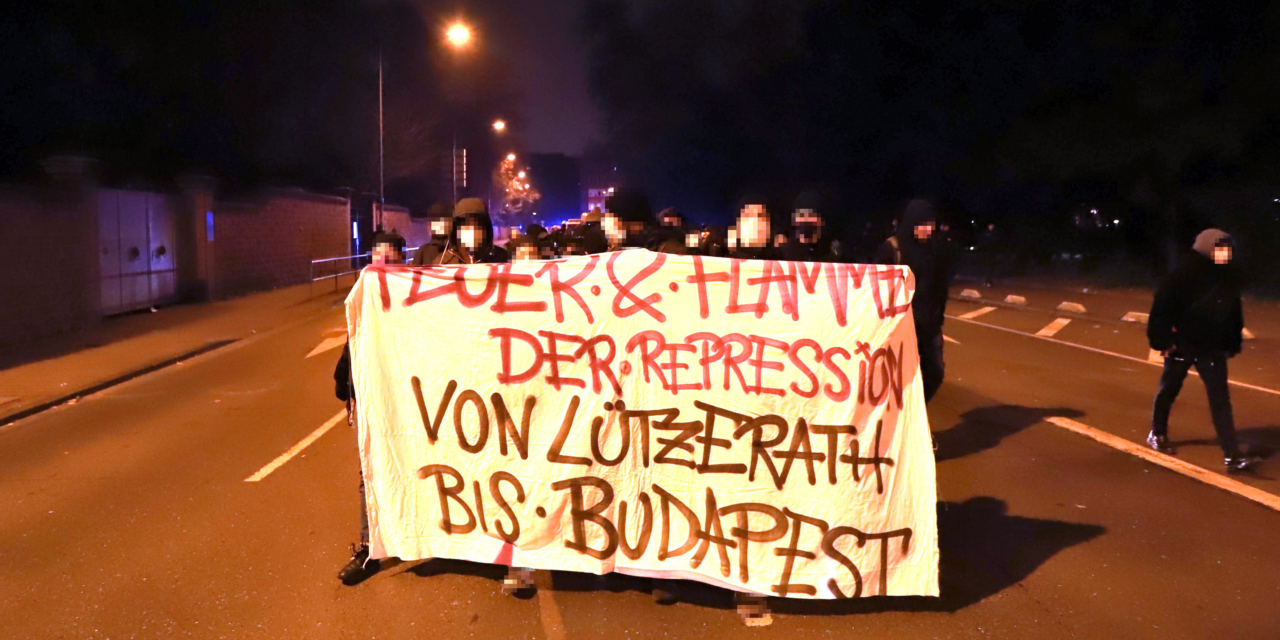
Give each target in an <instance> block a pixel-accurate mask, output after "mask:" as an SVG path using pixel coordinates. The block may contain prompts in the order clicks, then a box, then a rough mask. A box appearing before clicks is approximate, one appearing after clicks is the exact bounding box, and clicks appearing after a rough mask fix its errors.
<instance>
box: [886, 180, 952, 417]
mask: <svg viewBox="0 0 1280 640" xmlns="http://www.w3.org/2000/svg"><path fill="white" fill-rule="evenodd" d="M937 228H938V214H937V212H936V211H935V209H934V207H933V204H932V203H931V202H929V201H928V200H924V199H915V200H912V201H911V202H910V203H908V204H907V208H906V210H905V211H903V213H902V218H901V221H900V223H899V224H898V225H897V232H896V233H895V234H894V235H892V236H890V237H889V239H888V240H886V241H885V243H884V244H883V245H881V247H880V251H879V252H878V253H877V254H876V256H875V263H876V264H896V265H903V266H907V267H910V268H911V272H912V273H913V274H914V275H915V279H916V291H915V296H914V297H913V298H912V300H911V315H912V319H913V320H915V325H916V347H917V349H918V350H919V353H920V377H921V382H923V383H924V399H925V402H928V401H930V400H932V399H933V396H934V395H935V394H937V393H938V389H939V388H940V387H941V386H942V381H943V378H944V375H945V369H944V364H943V359H942V342H943V340H942V323H943V322H944V320H945V319H946V311H947V292H948V288H949V287H950V286H951V277H952V268H951V266H952V265H951V259H950V254H949V253H948V252H947V251H946V247H944V246H943V243H941V242H939V238H938V234H937Z"/></svg>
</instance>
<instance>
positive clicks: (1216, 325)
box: [1147, 253, 1244, 355]
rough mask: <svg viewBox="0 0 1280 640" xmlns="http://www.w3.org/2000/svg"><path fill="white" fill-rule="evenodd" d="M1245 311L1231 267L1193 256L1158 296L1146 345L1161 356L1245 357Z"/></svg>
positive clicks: (1185, 261)
mask: <svg viewBox="0 0 1280 640" xmlns="http://www.w3.org/2000/svg"><path fill="white" fill-rule="evenodd" d="M1243 329H1244V309H1243V306H1242V305H1241V303H1240V281H1239V278H1238V276H1237V274H1236V272H1235V269H1234V268H1232V267H1231V266H1220V265H1216V264H1214V263H1213V261H1212V260H1210V259H1209V258H1207V257H1205V256H1203V255H1201V254H1199V253H1192V254H1191V255H1189V256H1188V257H1187V258H1186V260H1184V261H1183V262H1182V264H1180V265H1179V266H1178V268H1177V269H1175V270H1174V272H1173V273H1172V274H1170V275H1169V277H1168V278H1167V279H1166V280H1165V281H1164V284H1162V285H1160V289H1159V290H1158V291H1156V298H1155V301H1154V302H1153V303H1152V305H1151V316H1150V317H1149V318H1148V319H1147V341H1148V342H1150V344H1151V348H1152V349H1155V350H1156V351H1164V350H1165V349H1169V348H1171V347H1177V348H1178V349H1180V350H1183V351H1187V352H1191V353H1203V352H1206V351H1216V352H1225V353H1228V354H1231V355H1235V354H1237V353H1240V348H1241V339H1242V338H1241V332H1242V330H1243Z"/></svg>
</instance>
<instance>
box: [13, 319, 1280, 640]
mask: <svg viewBox="0 0 1280 640" xmlns="http://www.w3.org/2000/svg"><path fill="white" fill-rule="evenodd" d="M978 308H980V305H974V304H967V303H964V304H960V303H958V304H954V305H953V306H952V313H953V314H955V315H960V314H965V313H968V312H970V311H973V310H976V309H978ZM1050 320H1052V318H1046V317H1044V316H1043V315H1041V314H1034V313H1032V312H1027V311H1017V310H1009V309H998V310H995V311H992V312H989V313H986V314H983V315H982V316H979V317H976V318H975V319H974V321H973V322H966V321H960V320H956V319H952V320H949V321H948V324H947V328H946V333H947V335H948V337H949V338H951V339H952V340H953V342H949V343H948V344H947V378H948V381H947V384H946V385H945V386H944V387H943V389H942V391H941V393H940V394H939V396H938V397H937V398H936V399H935V401H934V402H933V404H932V405H931V406H930V408H929V411H930V415H931V421H932V425H933V429H934V431H935V433H936V438H937V440H938V444H939V450H938V459H939V465H938V482H939V487H938V490H939V494H940V498H941V501H942V504H941V505H940V508H939V528H940V537H941V546H942V594H943V595H942V597H941V598H938V599H928V598H876V599H868V600H863V601H856V602H852V603H834V602H796V601H779V600H772V601H771V603H772V605H771V606H772V609H773V611H774V622H773V624H772V625H771V626H768V627H763V628H747V627H745V626H743V624H742V622H741V621H740V619H739V618H738V616H737V615H736V614H735V613H734V611H733V609H732V607H731V601H730V597H729V595H728V594H727V593H726V592H723V591H720V590H717V589H713V588H709V587H704V586H701V585H696V584H690V583H682V584H680V585H678V588H677V589H676V590H677V592H678V593H677V595H678V596H679V597H680V598H681V602H679V603H677V604H674V605H669V606H660V605H657V604H655V603H654V602H653V600H652V598H651V597H650V596H649V594H648V592H647V585H646V583H645V582H644V581H641V580H634V579H629V578H616V577H609V578H597V577H594V576H586V575H580V574H570V573H554V574H550V575H547V576H543V577H542V579H541V580H542V585H541V587H542V588H541V589H540V590H539V591H538V593H537V595H535V596H534V597H532V598H529V599H517V598H513V597H507V596H504V595H502V594H501V593H500V591H499V580H500V578H501V576H502V573H503V572H502V570H501V569H497V568H494V567H491V566H485V565H475V564H468V563H462V562H447V561H429V562H422V563H402V564H398V565H396V566H392V567H390V568H388V569H387V570H385V571H384V572H383V573H381V574H380V575H378V576H376V577H374V578H373V579H371V580H369V581H368V582H366V583H364V584H362V585H360V586H358V587H354V588H350V587H343V586H341V585H340V584H339V583H338V581H337V580H336V578H335V574H336V572H337V570H338V569H339V567H341V565H342V564H343V563H344V562H345V561H346V559H347V557H348V549H347V546H348V544H349V543H351V542H353V541H354V540H355V539H356V534H357V527H358V514H357V505H358V496H357V493H356V484H357V457H356V449H355V438H354V433H353V431H352V430H351V429H350V428H349V427H348V426H347V425H346V423H345V421H343V422H339V423H338V424H337V426H335V427H334V428H332V429H331V430H330V431H328V432H326V433H325V434H324V435H322V436H321V437H319V438H318V439H317V440H315V442H314V443H313V444H311V445H310V446H309V447H307V448H306V449H305V450H303V451H302V452H301V453H300V454H299V455H298V456H296V457H294V458H292V459H290V460H289V461H288V462H287V463H286V464H284V465H283V466H281V467H279V468H278V469H276V470H275V471H274V472H272V473H271V474H270V475H269V476H267V477H266V478H264V479H263V480H262V481H260V482H254V483H250V482H245V478H247V477H249V476H250V475H251V474H254V473H255V472H256V471H257V470H259V469H260V468H262V467H263V466H264V465H265V464H267V463H269V462H271V461H272V460H274V459H275V458H276V457H277V456H279V455H281V453H283V452H285V451H287V450H289V449H290V448H291V447H294V446H295V445H296V444H297V443H298V442H299V441H300V440H302V439H303V438H305V437H306V436H308V434H311V433H313V432H314V431H315V430H316V429H317V428H318V427H320V426H321V425H323V424H325V423H326V421H329V420H330V419H332V418H333V417H334V416H335V415H336V414H337V413H338V412H340V411H341V410H342V405H341V404H340V403H339V402H337V401H336V400H335V399H334V398H333V394H332V378H331V372H332V367H333V363H334V360H335V358H336V357H337V355H338V354H337V351H333V350H330V351H326V352H323V353H321V354H319V355H317V356H315V357H312V358H306V357H305V356H306V355H307V354H308V353H309V352H311V351H312V350H313V349H315V348H316V347H317V345H319V344H321V343H322V342H323V341H324V340H326V338H330V337H332V335H333V334H332V333H329V332H330V331H331V330H333V329H336V328H339V327H341V325H342V316H341V310H340V309H337V308H335V309H334V310H333V312H332V313H330V314H328V315H325V316H323V317H320V318H318V319H316V320H314V321H310V322H306V323H304V324H299V325H295V326H292V327H289V328H287V329H285V330H282V331H279V332H275V333H271V334H265V335H261V336H257V337H255V338H253V339H252V340H250V341H247V342H244V343H240V344H237V345H235V346H233V347H228V348H226V349H223V350H220V351H218V352H215V353H212V354H209V355H208V356H203V357H200V358H197V359H194V360H191V361H187V362H184V363H183V364H182V365H180V366H174V367H170V368H168V369H165V370H163V371H160V372H156V373H154V374H151V375H148V376H145V377H143V378H140V379H137V380H134V381H132V382H129V383H126V384H124V385H122V386H119V387H116V388H114V389H111V390H108V391H106V392H103V393H101V394H99V395H97V396H94V397H90V398H86V399H83V400H81V401H79V402H77V403H76V404H74V405H70V406H63V407H59V408H56V409H53V410H50V411H48V412H45V413H42V414H39V415H37V416H34V417H31V418H28V419H26V420H23V421H21V422H18V423H16V424H14V425H11V426H10V427H7V428H4V429H3V430H0V503H2V504H4V505H5V509H4V510H3V511H0V637H3V638H99V637H101V638H108V637H109V638H130V637H137V638H169V637H197V638H223V637H227V638H419V637H428V638H471V637H476V638H523V637H528V638H664V637H672V638H675V637H683V638H735V639H736V638H742V637H747V636H751V637H761V638H768V637H778V638H782V637H785V638H798V637H804V638H820V637H840V638H847V637H876V638H1037V639H1038V640H1039V639H1044V640H1047V639H1050V638H1072V637H1074V638H1104V637H1105V638H1116V637H1121V638H1161V639H1168V638H1211V637H1212V638H1223V637H1229V638H1259V639H1264V638H1277V637H1280V616H1277V614H1276V603H1277V602H1280V557H1278V556H1277V541H1280V512H1277V511H1275V510H1273V509H1271V508H1268V507H1266V506H1263V505H1260V504H1258V503H1257V502H1254V501H1250V500H1247V499H1245V498H1243V497H1241V496H1239V495H1236V494H1233V493H1232V492H1230V491H1227V490H1224V489H1222V488H1220V487H1216V486H1211V485H1209V484H1207V483H1205V482H1202V481H1200V480H1196V479H1193V478H1190V477H1186V476H1184V475H1180V474H1177V473H1174V472H1172V471H1169V470H1166V469H1165V468H1162V467H1160V466H1157V465H1154V464H1152V463H1151V462H1148V461H1146V460H1143V459H1141V458H1139V457H1136V456H1134V455H1132V454H1130V453H1125V452H1123V451H1120V450H1118V449H1116V448H1114V447H1111V446H1107V445H1104V444H1101V443H1099V442H1096V441H1095V440H1092V439H1089V438H1086V437H1083V436H1081V435H1078V434H1077V433H1073V432H1071V431H1068V430H1066V429H1063V428H1061V427H1060V426H1057V425H1055V424H1053V423H1051V422H1049V421H1047V420H1045V418H1047V417H1065V418H1069V419H1071V420H1074V421H1075V422H1078V423H1081V424H1084V425H1088V426H1089V427H1092V428H1094V429H1097V430H1099V431H1101V432H1105V433H1110V434H1113V435H1115V436H1119V437H1120V438H1124V439H1127V440H1130V441H1133V442H1138V441H1140V440H1141V438H1142V437H1143V436H1145V434H1146V431H1147V428H1148V425H1147V420H1148V411H1149V407H1150V401H1151V398H1152V393H1153V392H1154V389H1155V385H1156V381H1157V377H1158V375H1159V369H1158V367H1156V366H1153V365H1150V364H1147V363H1146V362H1145V356H1146V349H1145V346H1144V345H1143V343H1142V341H1141V333H1140V332H1141V328H1140V327H1132V328H1126V327H1115V326H1111V325H1108V324H1097V325H1096V326H1095V325H1094V324H1092V323H1086V322H1083V321H1073V322H1072V323H1069V324H1068V325H1067V326H1066V327H1064V328H1063V329H1061V330H1060V331H1059V332H1058V333H1057V334H1056V336H1055V337H1054V340H1057V341H1058V342H1053V341H1050V340H1045V339H1041V338H1035V337H1032V336H1031V335H1029V334H1034V333H1035V332H1036V331H1038V330H1040V329H1041V328H1042V326H1043V325H1044V324H1047V322H1048V321H1050ZM977 322H981V323H983V324H976V323H977ZM984 325H991V326H984ZM996 327H999V328H996ZM1072 345H1083V346H1087V347H1091V348H1093V349H1095V350H1086V349H1081V348H1078V347H1076V346H1072ZM1272 347H1273V345H1270V343H1259V345H1255V353H1254V354H1253V355H1250V354H1246V355H1245V356H1243V357H1242V358H1241V359H1240V361H1238V362H1240V363H1241V366H1239V367H1237V368H1238V369H1239V376H1240V379H1241V380H1245V381H1246V382H1247V383H1249V384H1253V385H1254V386H1256V387H1262V388H1263V390H1254V389H1250V388H1246V387H1233V388H1232V393H1233V398H1234V401H1235V408H1236V419H1237V422H1238V425H1239V428H1240V431H1241V434H1242V439H1243V440H1244V441H1245V442H1246V443H1248V444H1251V445H1252V446H1254V447H1255V448H1257V449H1258V450H1259V451H1261V452H1262V453H1264V454H1270V452H1271V451H1273V450H1274V449H1275V448H1276V446H1277V445H1280V392H1271V391H1267V390H1266V389H1277V388H1280V386H1278V385H1276V384H1273V383H1272V381H1271V380H1270V379H1269V376H1266V375H1263V376H1257V375H1252V377H1251V374H1250V372H1249V370H1248V369H1249V365H1248V363H1249V362H1251V361H1253V360H1258V361H1259V362H1260V361H1261V359H1264V358H1265V357H1266V356H1265V355H1261V354H1260V353H1259V352H1257V349H1258V348H1261V349H1262V352H1261V353H1266V352H1267V350H1268V349H1271V348H1272ZM1122 356H1130V357H1131V358H1132V359H1126V358H1124V357H1122ZM1256 366H1263V365H1262V364H1256ZM1255 373H1256V372H1255ZM1235 377H1237V376H1236V375H1235V372H1234V371H1233V378H1235ZM1171 431H1172V438H1173V440H1175V441H1176V442H1180V443H1182V450H1181V451H1180V453H1179V457H1180V458H1181V459H1183V460H1186V461H1188V462H1190V463H1192V464H1195V465H1198V466H1201V467H1203V468H1205V469H1207V470H1209V471H1212V472H1214V474H1215V475H1216V474H1217V473H1218V472H1219V471H1220V467H1221V459H1220V455H1219V452H1218V451H1217V448H1216V445H1215V444H1214V443H1213V441H1212V438H1213V431H1212V428H1211V427H1210V424H1209V419H1208V408H1207V403H1206V401H1205V398H1204V393H1203V389H1202V387H1201V386H1200V385H1199V383H1198V382H1197V381H1196V380H1195V379H1192V380H1190V381H1189V382H1188V384H1187V386H1186V388H1185V390H1184V392H1183V398H1182V399H1180V401H1179V403H1178V405H1177V406H1176V407H1175V413H1174V419H1173V423H1172V427H1171ZM1277 477H1280V457H1277V458H1271V459H1269V460H1267V462H1266V463H1265V464H1264V465H1263V466H1262V468H1261V469H1260V471H1259V473H1258V474H1257V475H1256V476H1252V477H1245V478H1242V482H1244V483H1245V484H1247V485H1249V486H1252V487H1256V488H1259V489H1262V490H1263V491H1266V492H1268V493H1270V494H1276V493H1278V492H1280V481H1278V480H1277V479H1276V478H1277Z"/></svg>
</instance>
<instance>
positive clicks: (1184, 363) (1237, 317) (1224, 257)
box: [1147, 229, 1258, 473]
mask: <svg viewBox="0 0 1280 640" xmlns="http://www.w3.org/2000/svg"><path fill="white" fill-rule="evenodd" d="M1192 248H1193V249H1194V251H1193V252H1192V253H1191V255H1189V256H1188V257H1187V259H1186V260H1184V261H1183V263H1182V264H1181V265H1179V266H1178V268H1177V269H1175V270H1174V272H1173V273H1172V274H1170V275H1169V277H1168V278H1167V279H1166V280H1165V282H1164V283H1163V284H1161V285H1160V289H1159V290H1157V291H1156V296H1155V301H1154V302H1153V303H1152V305H1151V314H1150V317H1149V318H1148V324H1147V340H1148V342H1150V344H1151V348H1152V349H1154V350H1156V351H1159V352H1161V353H1162V354H1164V373H1163V374H1162V375H1161V376H1160V390H1159V391H1158V392H1157V393H1156V399H1155V406H1154V408H1153V409H1152V416H1151V434H1150V435H1148V436H1147V444H1148V445H1149V446H1150V447H1151V448H1152V449H1155V450H1156V451H1159V452H1161V453H1167V454H1170V455H1172V454H1174V453H1176V451H1175V450H1174V448H1173V445H1171V444H1170V443H1169V412H1170V410H1171V409H1172V408H1173V402H1174V400H1176V399H1177V398H1178V392H1179V391H1181V390H1182V382H1183V380H1185V379H1186V377H1187V372H1188V371H1189V370H1190V369H1191V367H1192V366H1194V367H1195V368H1196V372H1197V373H1199V374H1200V379H1201V380H1202V381H1203V382H1204V388H1205V391H1206V392H1207V393H1208V395H1209V411H1210V412H1211V414H1212V416H1213V428H1214V431H1216V432H1217V433H1218V444H1220V445H1222V453H1223V455H1224V457H1225V462H1226V466H1227V472H1228V473H1237V472H1241V471H1246V470H1248V469H1249V468H1250V467H1252V466H1254V465H1255V464H1257V463H1258V459H1257V458H1255V457H1251V456H1246V455H1245V454H1244V453H1242V452H1241V450H1240V445H1239V443H1238V442H1237V441H1236V429H1235V423H1234V419H1233V417H1232V414H1231V396H1230V392H1229V390H1228V387H1227V359H1228V358H1230V357H1232V356H1234V355H1236V354H1239V353H1240V348H1241V345H1242V342H1241V341H1242V332H1243V330H1244V310H1243V306H1242V305H1241V302H1240V283H1239V277H1238V275H1237V273H1236V270H1235V269H1234V267H1232V266H1231V257H1232V255H1231V254H1232V250H1233V249H1234V243H1233V242H1232V240H1231V236H1230V235H1227V234H1226V233H1225V232H1223V231H1221V230H1219V229H1206V230H1204V231H1202V232H1200V235H1198V236H1196V240H1195V244H1194V245H1193V247H1192Z"/></svg>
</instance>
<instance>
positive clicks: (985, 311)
mask: <svg viewBox="0 0 1280 640" xmlns="http://www.w3.org/2000/svg"><path fill="white" fill-rule="evenodd" d="M995 310H996V308H995V307H983V308H981V309H975V310H973V311H970V312H969V313H966V314H964V315H962V316H960V318H961V319H963V320H972V319H974V318H976V317H978V316H981V315H984V314H988V313H991V312H992V311H995Z"/></svg>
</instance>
